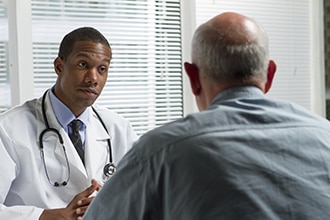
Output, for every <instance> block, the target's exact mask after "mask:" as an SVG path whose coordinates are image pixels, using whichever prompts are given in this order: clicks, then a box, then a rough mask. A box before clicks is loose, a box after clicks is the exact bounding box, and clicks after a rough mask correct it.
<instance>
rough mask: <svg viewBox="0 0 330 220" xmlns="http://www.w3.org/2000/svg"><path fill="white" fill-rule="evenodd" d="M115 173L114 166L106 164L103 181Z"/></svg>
mask: <svg viewBox="0 0 330 220" xmlns="http://www.w3.org/2000/svg"><path fill="white" fill-rule="evenodd" d="M115 172H116V166H115V164H114V163H107V164H106V165H105V166H104V168H103V174H104V177H105V180H108V179H109V178H110V177H111V176H112V175H113V174H114V173H115Z"/></svg>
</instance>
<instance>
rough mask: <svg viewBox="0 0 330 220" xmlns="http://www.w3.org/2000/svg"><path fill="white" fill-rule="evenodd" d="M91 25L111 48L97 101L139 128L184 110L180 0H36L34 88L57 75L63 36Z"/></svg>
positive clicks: (44, 86)
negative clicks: (55, 68) (111, 52)
mask: <svg viewBox="0 0 330 220" xmlns="http://www.w3.org/2000/svg"><path fill="white" fill-rule="evenodd" d="M80 26H92V27H95V28H96V29H98V30H99V31H101V32H102V33H103V34H104V35H105V36H106V37H107V38H108V40H109V43H110V44H111V47H112V50H113V59H112V61H111V64H110V69H109V77H108V81H107V84H106V86H105V88H104V90H103V92H102V95H101V96H100V97H99V99H98V100H97V103H98V104H101V105H103V106H106V107H108V108H109V109H112V110H114V111H116V112H118V113H119V114H121V115H122V116H124V117H125V118H127V119H128V120H129V121H130V122H131V124H132V126H133V128H134V130H135V131H136V132H137V133H138V134H143V133H144V132H146V131H148V130H150V129H152V128H154V127H157V126H159V125H162V124H164V123H166V122H168V121H172V120H174V119H177V118H179V117H182V115H183V106H182V105H183V104H182V103H183V101H182V70H181V68H182V67H181V63H182V61H181V31H180V30H181V24H180V1H179V0H156V1H155V0H139V1H137V0H111V1H106V0H103V1H102V0H101V1H88V0H80V1H77V0H47V1H46V0H32V29H33V52H34V54H33V58H34V83H35V94H36V96H40V95H41V94H42V93H43V92H44V90H46V89H47V88H49V87H51V86H52V85H53V84H54V82H55V79H56V74H55V73H54V71H53V64H52V63H53V60H54V58H55V57H56V55H57V52H58V46H59V43H60V41H61V40H62V37H63V36H64V35H65V34H66V33H68V32H70V31H71V30H73V29H75V28H77V27H80Z"/></svg>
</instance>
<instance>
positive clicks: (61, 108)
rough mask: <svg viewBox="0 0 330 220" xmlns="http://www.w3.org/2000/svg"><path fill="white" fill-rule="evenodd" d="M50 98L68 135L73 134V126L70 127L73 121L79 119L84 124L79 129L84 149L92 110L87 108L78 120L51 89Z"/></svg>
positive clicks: (57, 116)
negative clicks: (86, 130)
mask: <svg viewBox="0 0 330 220" xmlns="http://www.w3.org/2000/svg"><path fill="white" fill-rule="evenodd" d="M49 97H50V103H51V105H52V108H53V110H54V113H55V116H56V118H57V121H58V122H59V123H60V125H61V126H62V127H63V128H64V130H65V131H66V133H68V134H71V133H72V129H71V126H69V125H70V123H71V121H72V120H74V119H79V120H80V121H81V122H82V126H81V128H80V129H79V134H80V137H81V141H82V144H83V148H84V146H85V139H86V138H85V129H86V125H87V124H88V119H89V118H88V116H89V111H90V108H86V110H85V111H84V112H83V113H82V114H81V115H79V117H77V118H76V117H75V116H74V114H73V113H72V112H71V110H70V109H69V108H68V107H67V106H66V105H65V104H64V103H63V102H61V101H60V100H59V99H58V98H57V97H56V96H55V94H54V92H53V90H52V89H50V92H49Z"/></svg>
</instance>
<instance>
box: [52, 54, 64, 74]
mask: <svg viewBox="0 0 330 220" xmlns="http://www.w3.org/2000/svg"><path fill="white" fill-rule="evenodd" d="M62 69H63V60H62V59H61V58H60V57H56V59H55V60H54V70H55V72H56V74H57V75H59V74H61V72H62Z"/></svg>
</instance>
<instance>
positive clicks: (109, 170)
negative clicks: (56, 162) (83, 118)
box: [39, 91, 116, 187]
mask: <svg viewBox="0 0 330 220" xmlns="http://www.w3.org/2000/svg"><path fill="white" fill-rule="evenodd" d="M46 94H47V91H46V92H45V93H44V94H43V96H42V103H41V110H42V115H43V118H44V122H45V125H46V128H45V129H44V130H43V131H42V132H41V133H40V135H39V142H40V146H39V149H40V155H41V158H42V162H43V165H44V169H45V173H46V177H47V180H48V182H49V183H50V184H51V185H53V186H55V187H60V186H66V185H67V184H68V183H69V181H70V176H71V170H70V164H69V159H68V155H67V153H66V149H65V146H64V141H63V138H62V135H61V134H60V132H59V131H58V130H56V129H55V128H51V127H50V126H49V123H48V119H47V117H46V110H45V99H46ZM92 109H93V112H94V113H95V114H96V116H97V118H98V119H99V121H100V122H101V124H102V126H103V128H104V130H105V131H106V132H107V133H108V134H109V132H108V129H107V127H106V126H105V124H104V122H103V120H102V119H101V117H100V115H99V114H98V113H97V111H96V110H95V109H94V108H93V107H92ZM46 133H54V134H55V135H56V136H57V138H58V140H59V142H60V144H61V145H62V149H63V152H64V155H65V161H66V167H67V173H68V175H67V177H66V180H64V181H62V182H58V181H52V180H51V178H50V176H49V173H48V170H47V165H46V160H45V154H44V144H43V137H44V136H45V134H46ZM107 142H108V148H109V163H107V164H106V165H105V166H104V168H103V175H104V176H103V181H104V182H105V181H107V180H108V179H109V178H110V177H111V176H112V175H113V174H114V173H115V172H116V166H115V164H114V163H113V162H112V151H111V142H110V139H107Z"/></svg>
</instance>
